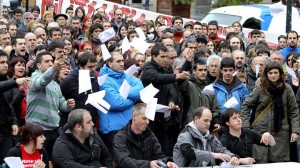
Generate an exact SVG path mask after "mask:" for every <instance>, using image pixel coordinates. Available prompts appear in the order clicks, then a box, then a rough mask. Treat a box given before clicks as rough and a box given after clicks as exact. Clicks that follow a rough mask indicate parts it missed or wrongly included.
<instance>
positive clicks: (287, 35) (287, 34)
mask: <svg viewBox="0 0 300 168" xmlns="http://www.w3.org/2000/svg"><path fill="white" fill-rule="evenodd" d="M290 33H295V34H296V35H297V38H298V33H297V32H296V31H295V30H291V31H288V32H287V33H286V37H287V38H289V34H290Z"/></svg>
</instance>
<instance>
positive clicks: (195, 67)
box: [193, 59, 206, 70]
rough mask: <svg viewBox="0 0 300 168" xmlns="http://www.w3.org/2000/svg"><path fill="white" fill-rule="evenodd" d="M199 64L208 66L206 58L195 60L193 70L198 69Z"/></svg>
mask: <svg viewBox="0 0 300 168" xmlns="http://www.w3.org/2000/svg"><path fill="white" fill-rule="evenodd" d="M198 65H205V66H206V62H205V60H204V59H198V60H197V61H195V62H194V65H193V70H196V69H197V66H198Z"/></svg>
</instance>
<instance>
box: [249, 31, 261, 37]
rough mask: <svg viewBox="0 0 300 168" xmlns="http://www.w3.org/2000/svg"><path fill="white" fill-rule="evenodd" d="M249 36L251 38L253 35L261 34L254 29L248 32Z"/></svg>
mask: <svg viewBox="0 0 300 168" xmlns="http://www.w3.org/2000/svg"><path fill="white" fill-rule="evenodd" d="M250 34H251V37H252V36H253V35H254V34H261V32H260V30H258V29H254V30H252V31H251V32H250Z"/></svg>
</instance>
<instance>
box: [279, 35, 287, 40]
mask: <svg viewBox="0 0 300 168" xmlns="http://www.w3.org/2000/svg"><path fill="white" fill-rule="evenodd" d="M281 38H283V39H285V40H286V36H285V35H280V36H278V38H277V40H278V41H279V40H280V39H281Z"/></svg>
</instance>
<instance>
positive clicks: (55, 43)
mask: <svg viewBox="0 0 300 168" xmlns="http://www.w3.org/2000/svg"><path fill="white" fill-rule="evenodd" d="M56 48H62V49H63V48H64V43H63V42H62V41H52V42H51V43H50V44H49V46H48V49H47V51H49V52H50V51H54V50H55V49H56Z"/></svg>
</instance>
